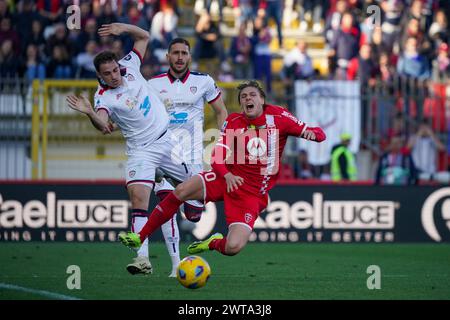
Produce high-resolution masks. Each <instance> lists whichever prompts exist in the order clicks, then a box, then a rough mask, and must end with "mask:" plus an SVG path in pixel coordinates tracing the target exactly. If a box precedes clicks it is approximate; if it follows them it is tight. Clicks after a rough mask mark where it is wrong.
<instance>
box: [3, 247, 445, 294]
mask: <svg viewBox="0 0 450 320" xmlns="http://www.w3.org/2000/svg"><path fill="white" fill-rule="evenodd" d="M180 247H181V248H180V249H181V250H182V251H181V252H182V257H184V256H187V253H186V247H187V244H182V245H181V246H180ZM132 257H134V253H133V252H131V251H130V250H127V249H126V248H125V247H123V246H121V245H120V244H119V243H81V244H80V243H70V244H69V243H2V244H1V245H0V261H1V263H0V284H9V285H15V286H20V287H26V288H29V289H34V290H45V291H49V292H52V293H57V294H61V295H67V296H72V297H77V298H81V299H124V300H126V299H147V300H153V299H158V300H161V299H162V300H168V299H169V300H170V299H182V300H185V299H187V300H208V299H225V300H233V299H245V300H260V299H269V300H278V299H283V300H293V299H294V300H299V299H319V300H320V299H327V300H329V299H357V300H360V299H364V300H365V299H383V300H384V299H450V246H449V245H445V244H272V243H271V244H262V243H258V244H256V243H252V244H249V245H247V247H246V248H245V249H244V251H243V252H241V253H240V254H239V255H237V256H234V257H225V256H222V255H220V254H218V253H217V252H208V253H205V254H202V257H204V258H205V259H206V260H207V261H208V262H209V264H210V266H211V269H212V275H211V278H210V279H209V281H208V283H207V285H206V286H205V287H204V288H201V289H197V290H190V289H186V288H184V287H183V286H181V285H180V284H179V283H178V281H177V280H176V279H174V278H168V274H169V271H170V258H169V256H168V254H167V251H166V247H165V245H164V244H162V243H153V244H151V246H150V260H151V262H152V264H153V268H154V272H153V274H152V275H148V276H143V275H135V276H132V275H130V274H128V272H127V271H126V270H125V266H126V265H127V264H128V263H130V262H131V259H132ZM70 265H78V266H79V267H80V268H81V290H69V289H67V286H66V281H67V279H68V277H69V276H70V275H71V274H68V273H66V270H67V267H68V266H70ZM370 265H377V266H379V267H380V268H381V289H380V290H369V289H368V288H367V279H368V277H370V275H371V274H368V273H367V272H366V271H367V267H368V266H370ZM3 286H4V285H3ZM0 299H2V300H4V299H49V297H46V296H43V295H39V294H36V293H28V292H21V291H17V290H11V289H5V288H1V287H0Z"/></svg>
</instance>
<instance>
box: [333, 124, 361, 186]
mask: <svg viewBox="0 0 450 320" xmlns="http://www.w3.org/2000/svg"><path fill="white" fill-rule="evenodd" d="M340 138H341V143H340V144H338V145H335V146H334V147H333V148H332V150H331V179H332V180H333V181H342V180H348V181H355V180H356V178H357V173H358V170H357V168H356V161H355V156H354V155H353V153H352V152H351V151H350V149H349V148H348V147H349V145H350V142H351V139H352V137H351V135H350V134H348V133H343V134H341V137H340Z"/></svg>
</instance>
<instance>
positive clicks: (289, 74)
mask: <svg viewBox="0 0 450 320" xmlns="http://www.w3.org/2000/svg"><path fill="white" fill-rule="evenodd" d="M307 49H308V45H307V44H306V42H305V41H304V40H299V41H298V42H297V46H296V47H295V48H293V49H292V50H291V51H289V52H288V54H287V55H286V56H285V57H284V59H283V69H282V72H281V77H282V79H283V83H284V87H285V90H286V100H287V105H288V108H289V110H291V111H292V110H294V108H295V97H294V92H295V90H294V84H295V81H296V80H305V79H310V78H312V77H313V76H314V69H313V65H312V59H311V57H310V56H309V55H308V53H307V52H306V51H307Z"/></svg>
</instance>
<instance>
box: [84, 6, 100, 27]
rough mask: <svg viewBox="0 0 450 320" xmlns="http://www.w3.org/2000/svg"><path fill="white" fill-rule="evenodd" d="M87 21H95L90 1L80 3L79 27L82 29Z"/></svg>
mask: <svg viewBox="0 0 450 320" xmlns="http://www.w3.org/2000/svg"><path fill="white" fill-rule="evenodd" d="M89 19H97V18H96V17H95V16H94V14H93V12H92V6H91V2H90V1H81V3H80V24H81V25H80V27H81V29H84V28H85V27H86V22H87V21H88V20H89Z"/></svg>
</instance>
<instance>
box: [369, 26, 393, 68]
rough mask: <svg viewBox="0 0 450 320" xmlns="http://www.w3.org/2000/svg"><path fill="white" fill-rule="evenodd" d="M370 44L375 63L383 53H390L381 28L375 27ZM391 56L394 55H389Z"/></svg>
mask: <svg viewBox="0 0 450 320" xmlns="http://www.w3.org/2000/svg"><path fill="white" fill-rule="evenodd" d="M369 43H370V46H371V51H372V57H373V59H374V61H378V60H379V58H380V55H381V54H382V53H383V52H384V53H386V54H387V53H388V50H389V48H388V46H387V45H386V43H385V42H384V39H383V32H382V31H381V28H380V27H375V28H374V29H373V31H372V34H371V38H370V41H369ZM390 56H392V54H388V57H390Z"/></svg>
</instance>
